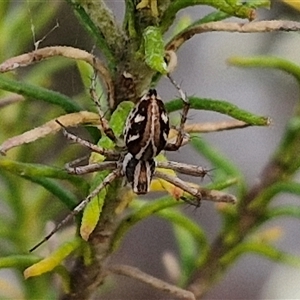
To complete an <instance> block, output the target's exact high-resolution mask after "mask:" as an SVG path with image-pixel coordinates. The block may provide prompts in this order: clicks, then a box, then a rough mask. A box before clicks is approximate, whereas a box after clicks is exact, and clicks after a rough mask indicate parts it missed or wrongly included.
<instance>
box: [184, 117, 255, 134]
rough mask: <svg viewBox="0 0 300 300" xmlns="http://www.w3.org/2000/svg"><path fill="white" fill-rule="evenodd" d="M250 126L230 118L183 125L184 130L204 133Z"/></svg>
mask: <svg viewBox="0 0 300 300" xmlns="http://www.w3.org/2000/svg"><path fill="white" fill-rule="evenodd" d="M249 126H252V125H251V124H248V123H246V122H243V121H239V120H230V121H221V122H206V123H197V124H187V125H185V126H184V131H185V132H188V133H204V132H216V131H223V130H232V129H239V128H245V127H249Z"/></svg>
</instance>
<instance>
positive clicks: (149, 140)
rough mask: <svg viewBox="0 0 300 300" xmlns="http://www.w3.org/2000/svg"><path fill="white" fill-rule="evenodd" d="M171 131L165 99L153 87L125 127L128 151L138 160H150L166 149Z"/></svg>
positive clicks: (138, 104) (130, 115) (134, 109)
mask: <svg viewBox="0 0 300 300" xmlns="http://www.w3.org/2000/svg"><path fill="white" fill-rule="evenodd" d="M169 131H170V126H169V118H168V115H167V112H166V109H165V106H164V103H163V101H162V100H161V99H160V97H159V96H158V95H157V92H156V90H154V89H151V90H149V92H148V93H147V94H146V95H144V96H143V97H142V98H141V99H140V101H139V102H138V103H137V104H136V106H135V107H134V108H133V109H132V111H131V112H130V114H129V116H128V118H127V120H126V125H125V128H124V142H125V144H126V147H127V151H128V152H129V153H131V154H132V156H133V157H134V158H136V159H138V160H145V161H147V160H149V159H152V158H154V157H155V156H157V155H158V154H159V153H160V152H161V150H163V149H164V147H165V146H166V143H167V139H168V134H169Z"/></svg>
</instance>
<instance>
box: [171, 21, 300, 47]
mask: <svg viewBox="0 0 300 300" xmlns="http://www.w3.org/2000/svg"><path fill="white" fill-rule="evenodd" d="M299 30H300V22H293V21H259V22H250V23H237V22H221V21H220V22H210V23H205V24H201V25H198V26H195V27H192V28H189V29H187V30H186V31H183V32H181V33H179V34H178V35H176V36H175V37H174V38H173V39H172V40H171V41H170V42H169V43H168V44H167V46H166V51H170V50H173V51H177V50H178V48H179V47H180V46H181V45H182V44H183V43H184V42H186V41H187V40H189V39H190V38H191V37H193V36H194V35H195V34H200V33H205V32H212V31H219V32H221V31H224V32H239V33H255V32H274V31H299Z"/></svg>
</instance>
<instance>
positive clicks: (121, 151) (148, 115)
mask: <svg viewBox="0 0 300 300" xmlns="http://www.w3.org/2000/svg"><path fill="white" fill-rule="evenodd" d="M169 78H170V80H171V82H172V83H173V84H174V85H175V87H176V88H177V89H178V91H179V93H180V95H181V99H182V101H183V109H182V114H181V120H180V125H179V128H178V129H177V131H178V133H177V136H176V139H175V142H170V141H168V134H169V131H170V125H169V118H168V115H167V112H166V110H165V107H164V103H163V101H162V100H161V98H160V97H159V96H158V94H157V92H156V90H155V89H150V90H149V91H148V92H147V93H146V94H145V95H144V96H143V97H141V99H140V100H139V101H138V103H137V104H136V105H135V106H134V107H133V109H132V110H131V112H130V113H129V115H128V117H127V120H126V123H125V128H124V132H123V135H124V139H123V141H122V140H120V138H118V137H116V135H115V133H114V132H113V130H112V129H111V128H110V127H109V125H108V121H107V120H106V119H105V118H104V114H103V113H102V111H101V107H100V104H99V101H98V99H97V97H96V95H95V88H93V87H91V88H90V94H91V97H92V99H93V101H94V102H95V104H96V107H97V108H98V112H99V115H100V123H101V126H102V129H103V132H104V134H105V135H106V136H107V137H108V138H109V139H110V140H112V141H113V142H114V143H115V145H117V147H116V148H117V149H116V150H112V149H104V148H102V147H100V146H98V145H94V144H92V143H90V142H88V141H86V140H84V139H81V138H79V137H78V136H76V135H74V134H72V133H70V132H68V131H67V129H66V128H65V126H64V125H63V124H62V123H60V122H59V121H57V123H58V124H59V125H60V126H61V127H62V132H63V134H64V136H65V137H66V138H67V139H68V140H70V141H73V142H76V143H78V144H81V145H82V146H85V147H87V148H89V149H90V150H91V151H92V152H96V153H99V154H101V155H103V156H105V161H103V162H100V163H91V164H88V165H85V166H76V165H78V163H79V162H80V161H81V159H77V160H75V161H73V162H71V163H69V164H67V165H66V170H67V171H68V172H69V173H70V174H77V175H79V174H80V175H82V174H87V173H91V172H99V171H103V170H109V171H111V172H110V173H109V174H108V175H107V176H106V177H105V178H104V179H103V181H102V182H101V183H100V184H99V185H98V186H97V187H96V188H95V189H94V190H93V191H92V192H91V193H90V194H89V195H88V196H87V197H86V198H85V199H84V200H82V201H81V202H80V203H79V204H78V205H77V206H76V207H75V208H74V209H73V211H72V212H70V213H69V214H68V215H67V216H66V218H65V219H63V220H62V221H61V222H60V223H59V224H58V225H57V226H56V227H55V228H54V229H53V230H52V231H51V232H50V233H49V234H48V235H47V236H46V237H45V238H44V239H43V240H42V241H40V242H39V243H38V244H37V245H36V246H34V247H33V248H32V249H31V250H30V252H32V251H33V250H35V249H36V248H38V247H39V246H40V245H41V244H43V243H44V242H45V241H47V240H48V239H49V238H50V237H51V236H52V235H53V234H54V233H55V232H57V231H58V230H59V228H61V227H62V226H63V225H64V224H65V223H67V222H68V221H69V220H70V219H71V218H72V217H74V216H76V215H77V214H78V213H80V212H81V211H82V210H83V209H84V208H85V207H86V206H87V204H88V203H89V202H90V201H91V200H92V199H93V198H94V197H95V196H97V195H98V194H99V193H100V191H101V190H103V189H104V188H105V187H106V186H108V185H109V184H111V183H112V182H113V181H114V180H115V179H117V178H124V179H125V180H124V181H125V182H127V183H129V184H130V185H131V188H132V190H133V192H134V193H136V194H147V193H148V192H149V189H150V184H151V181H152V179H153V177H154V176H155V177H157V178H160V179H163V180H165V181H167V182H169V183H171V184H173V185H174V186H177V187H179V188H180V189H182V190H183V191H185V192H187V193H188V194H189V195H191V198H183V200H184V201H186V202H188V203H190V204H192V205H194V206H197V207H198V206H199V205H200V201H201V200H202V199H203V198H205V199H207V200H212V201H222V202H232V197H227V196H226V195H227V194H222V196H221V197H220V196H216V195H215V194H213V193H211V191H209V190H208V189H205V188H200V187H197V188H196V187H193V186H191V185H189V184H188V183H186V182H184V181H183V180H181V179H179V178H178V177H176V176H171V175H169V174H167V173H164V172H160V171H158V170H156V168H162V169H171V170H173V171H175V172H178V173H181V174H187V175H192V176H197V177H201V178H203V177H204V176H205V175H206V174H207V172H208V171H207V170H206V169H205V168H202V167H199V166H195V165H188V164H184V163H178V162H175V161H167V162H160V161H155V157H156V156H157V155H158V154H159V153H160V152H161V151H162V150H167V151H176V150H178V149H179V148H180V147H181V146H182V145H184V144H186V143H187V141H188V136H187V135H186V134H185V133H184V125H185V122H186V119H187V114H188V111H189V102H188V99H187V97H186V96H185V94H184V93H183V92H182V90H181V89H180V87H179V86H178V85H177V84H176V82H175V81H174V80H173V79H172V78H171V77H169Z"/></svg>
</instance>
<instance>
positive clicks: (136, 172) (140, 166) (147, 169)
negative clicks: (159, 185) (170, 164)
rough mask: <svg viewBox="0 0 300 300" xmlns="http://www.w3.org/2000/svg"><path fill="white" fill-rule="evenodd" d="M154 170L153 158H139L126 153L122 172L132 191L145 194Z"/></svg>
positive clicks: (148, 188)
mask: <svg viewBox="0 0 300 300" xmlns="http://www.w3.org/2000/svg"><path fill="white" fill-rule="evenodd" d="M154 171H155V161H154V159H149V160H139V159H136V158H135V157H133V156H132V154H131V153H127V154H126V155H125V157H124V160H123V172H124V174H125V176H126V179H127V181H128V182H129V183H130V184H131V186H132V190H133V192H134V193H136V194H138V195H140V194H147V193H148V192H149V190H150V184H151V180H152V177H153V174H154Z"/></svg>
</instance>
